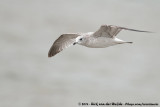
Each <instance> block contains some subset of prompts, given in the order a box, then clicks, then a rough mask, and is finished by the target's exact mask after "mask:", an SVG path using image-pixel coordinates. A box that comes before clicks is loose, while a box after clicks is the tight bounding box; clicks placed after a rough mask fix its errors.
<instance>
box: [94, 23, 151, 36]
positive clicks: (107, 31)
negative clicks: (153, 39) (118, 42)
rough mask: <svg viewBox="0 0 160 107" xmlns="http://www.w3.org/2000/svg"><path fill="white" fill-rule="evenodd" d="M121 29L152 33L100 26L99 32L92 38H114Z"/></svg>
mask: <svg viewBox="0 0 160 107" xmlns="http://www.w3.org/2000/svg"><path fill="white" fill-rule="evenodd" d="M122 29H124V30H130V31H136V32H147V33H152V32H150V31H142V30H136V29H130V28H126V27H120V26H114V25H102V26H101V27H100V29H99V30H97V31H96V32H95V33H94V34H93V36H94V37H108V38H113V37H115V36H116V35H117V34H118V33H119V32H120V31H121V30H122Z"/></svg>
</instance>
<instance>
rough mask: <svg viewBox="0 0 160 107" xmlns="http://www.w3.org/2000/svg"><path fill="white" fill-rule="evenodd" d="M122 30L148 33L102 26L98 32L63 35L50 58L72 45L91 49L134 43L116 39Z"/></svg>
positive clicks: (52, 50)
mask: <svg viewBox="0 0 160 107" xmlns="http://www.w3.org/2000/svg"><path fill="white" fill-rule="evenodd" d="M121 30H129V31H136V32H148V33H150V32H149V31H142V30H135V29H130V28H126V27H120V26H114V25H102V26H101V27H100V29H98V30H97V31H96V32H88V33H68V34H62V35H61V36H60V37H59V38H58V39H57V40H56V41H55V42H54V43H53V45H52V46H51V48H50V50H49V52H48V57H52V56H54V55H56V54H57V53H59V52H61V51H62V50H63V49H65V48H68V47H70V46H72V45H76V44H79V45H83V46H86V47H89V48H106V47H108V46H113V45H117V44H123V43H132V42H127V41H123V40H120V39H118V38H116V35H117V34H118V33H119V32H120V31H121Z"/></svg>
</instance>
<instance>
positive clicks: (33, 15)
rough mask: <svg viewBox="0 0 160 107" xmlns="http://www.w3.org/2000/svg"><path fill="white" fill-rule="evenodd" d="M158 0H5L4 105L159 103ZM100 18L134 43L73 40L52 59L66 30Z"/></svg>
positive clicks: (0, 56) (1, 32) (0, 6)
mask: <svg viewBox="0 0 160 107" xmlns="http://www.w3.org/2000/svg"><path fill="white" fill-rule="evenodd" d="M159 19H160V1H159V0H79V1H78V0H76V1H75V0H69V1H62V0H0V50H1V51H0V65H1V66H0V107H77V106H79V105H78V103H79V102H80V103H90V102H103V103H106V102H122V103H126V102H130V103H142V102H143V103H159V102H160V94H159V93H160V66H159V64H160V62H159V61H160V57H159V55H160V42H159V41H160V34H159V26H160V23H159ZM102 24H108V25H118V26H123V27H129V28H133V29H139V30H149V31H153V32H156V33H138V32H131V31H122V32H120V33H119V35H118V38H120V39H123V40H126V41H132V42H133V44H123V45H117V46H113V47H108V48H103V49H92V48H86V47H83V46H78V45H77V46H73V47H70V48H68V49H66V50H64V51H62V52H61V53H59V54H57V55H56V56H55V57H52V58H48V56H47V55H48V51H49V49H50V47H51V45H52V43H53V42H54V41H55V40H56V39H57V38H58V37H59V36H60V35H61V34H63V33H70V32H72V33H74V32H92V31H93V32H94V31H96V30H97V29H99V27H100V26H101V25H102Z"/></svg>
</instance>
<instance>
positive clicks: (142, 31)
mask: <svg viewBox="0 0 160 107" xmlns="http://www.w3.org/2000/svg"><path fill="white" fill-rule="evenodd" d="M120 28H121V29H124V30H130V31H136V32H145V33H154V32H151V31H145V30H137V29H130V28H126V27H120Z"/></svg>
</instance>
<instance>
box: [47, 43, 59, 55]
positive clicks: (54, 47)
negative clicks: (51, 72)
mask: <svg viewBox="0 0 160 107" xmlns="http://www.w3.org/2000/svg"><path fill="white" fill-rule="evenodd" d="M59 52H60V50H59V49H58V48H57V47H56V46H54V45H52V47H51V48H50V50H49V52H48V57H49V58H50V57H53V56H55V55H56V54H57V53H59Z"/></svg>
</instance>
